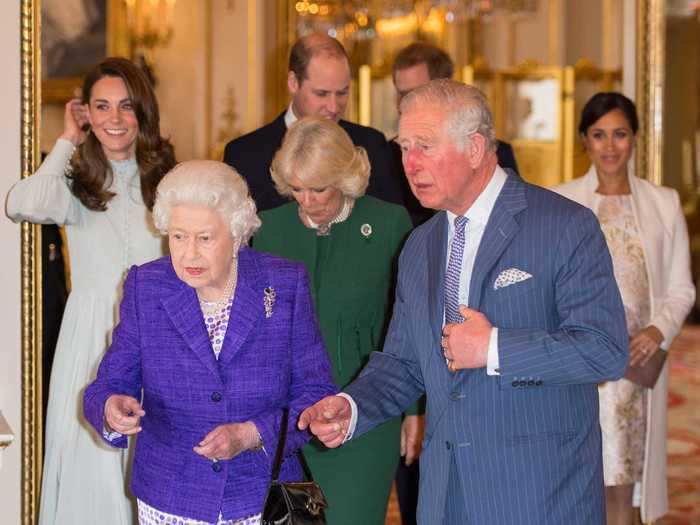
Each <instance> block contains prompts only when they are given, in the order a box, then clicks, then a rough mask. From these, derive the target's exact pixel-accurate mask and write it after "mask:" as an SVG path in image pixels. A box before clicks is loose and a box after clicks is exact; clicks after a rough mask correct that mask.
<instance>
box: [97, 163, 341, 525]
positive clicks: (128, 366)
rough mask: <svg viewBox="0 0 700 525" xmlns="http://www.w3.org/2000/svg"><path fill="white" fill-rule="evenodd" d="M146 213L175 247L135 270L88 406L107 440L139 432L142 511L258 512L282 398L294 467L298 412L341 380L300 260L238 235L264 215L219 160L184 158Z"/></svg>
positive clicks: (223, 517)
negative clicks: (334, 375)
mask: <svg viewBox="0 0 700 525" xmlns="http://www.w3.org/2000/svg"><path fill="white" fill-rule="evenodd" d="M153 214H154V219H155V224H156V226H157V227H158V228H159V229H160V230H161V231H162V232H163V233H165V234H167V236H168V242H169V245H170V253H171V255H170V257H163V258H161V259H158V260H155V261H153V262H150V263H147V264H144V265H142V266H134V267H133V268H132V269H131V270H130V272H129V274H128V276H127V278H126V281H125V284H124V296H123V300H122V303H121V309H120V322H119V324H118V326H117V327H116V328H115V330H114V333H113V336H112V337H113V339H112V344H111V346H110V348H109V350H108V351H107V353H106V354H105V356H104V358H103V360H102V363H101V364H100V368H99V371H98V374H97V378H96V380H95V381H94V382H93V383H92V384H91V385H90V386H89V387H88V388H87V390H86V391H85V396H84V409H85V415H86V417H87V418H88V420H89V421H90V422H91V424H92V425H93V426H94V427H95V429H96V430H97V432H98V433H99V435H100V436H101V437H102V439H104V440H106V441H108V442H109V443H111V444H112V445H113V446H115V447H126V444H127V437H128V436H130V435H135V434H139V437H138V440H137V443H136V452H135V457H134V465H133V471H132V478H131V489H132V491H133V493H134V495H135V496H136V497H137V499H138V512H139V522H140V523H142V524H155V523H158V524H160V523H185V524H198V525H199V524H203V523H215V524H219V525H221V524H228V525H234V524H235V525H239V524H241V525H242V524H246V525H248V524H255V523H259V521H260V513H261V511H262V506H263V502H264V499H265V494H266V491H267V488H268V486H269V483H270V476H271V468H272V461H273V459H274V458H273V456H274V452H275V449H276V446H277V439H278V432H279V429H280V423H281V418H282V412H283V408H284V407H289V424H288V428H289V434H288V436H287V441H286V445H285V454H284V458H285V460H284V462H283V465H282V471H281V474H280V478H281V479H283V480H299V479H301V478H302V469H301V466H300V464H299V461H298V459H297V454H296V451H297V450H298V449H299V448H300V447H301V446H302V445H303V444H304V443H305V442H306V441H307V440H308V439H309V437H310V436H309V434H307V433H306V432H300V431H298V430H297V428H296V424H295V423H296V420H297V418H298V415H299V413H300V412H301V411H302V410H303V409H304V408H305V407H307V406H309V405H311V404H313V403H314V402H316V401H317V400H319V399H321V398H322V397H324V396H326V395H327V394H329V393H332V392H334V391H335V390H336V388H335V386H334V385H333V382H332V379H331V373H330V367H329V363H328V358H327V354H326V352H325V350H324V349H323V343H322V339H321V336H320V334H319V330H318V326H317V323H316V318H315V314H314V311H313V306H312V300H311V295H310V292H309V283H308V278H307V275H306V272H305V270H304V268H303V266H302V265H301V264H297V263H293V262H290V261H286V260H284V259H280V258H277V257H273V256H270V255H265V254H262V253H258V252H256V251H254V250H252V249H250V248H248V247H247V246H246V245H247V242H248V240H249V239H250V237H251V235H252V234H253V233H254V231H255V230H256V229H257V228H258V227H259V225H260V221H259V219H258V218H257V216H256V213H255V204H254V203H253V201H252V199H251V198H250V197H249V196H248V188H247V186H246V184H245V182H244V181H243V179H242V178H241V177H240V176H239V175H238V174H237V173H236V172H235V171H234V170H233V169H231V168H230V167H228V166H226V165H225V164H222V163H219V162H214V161H190V162H185V163H182V164H180V165H178V166H177V167H176V168H175V169H173V170H172V171H171V172H170V173H168V174H167V175H166V176H165V177H164V178H163V180H162V181H161V182H160V184H159V186H158V193H157V197H156V203H155V206H154V209H153Z"/></svg>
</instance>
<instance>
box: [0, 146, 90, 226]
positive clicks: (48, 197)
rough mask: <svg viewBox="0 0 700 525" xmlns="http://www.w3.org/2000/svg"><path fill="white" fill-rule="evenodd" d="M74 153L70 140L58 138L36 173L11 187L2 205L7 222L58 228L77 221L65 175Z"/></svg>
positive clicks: (77, 209)
mask: <svg viewBox="0 0 700 525" xmlns="http://www.w3.org/2000/svg"><path fill="white" fill-rule="evenodd" d="M74 151H75V146H73V144H72V143H71V142H70V141H68V140H65V139H58V140H57V141H56V145H55V146H54V147H53V150H51V153H49V155H48V156H47V157H46V160H44V162H43V163H42V164H41V166H40V167H39V169H38V170H37V171H36V173H35V174H34V175H32V176H31V177H27V178H26V179H22V180H20V181H18V182H16V183H15V185H14V186H12V188H10V191H9V192H8V194H7V201H6V202H5V213H6V214H7V216H8V217H9V218H10V219H12V220H13V221H15V222H19V221H29V222H34V223H39V224H58V225H62V224H74V223H76V222H77V220H78V214H79V212H80V204H79V201H78V199H76V198H75V197H74V195H73V193H72V192H71V190H70V187H69V186H68V179H67V178H66V176H65V174H64V172H65V168H66V165H67V164H68V162H69V161H70V159H71V157H72V156H73V152H74Z"/></svg>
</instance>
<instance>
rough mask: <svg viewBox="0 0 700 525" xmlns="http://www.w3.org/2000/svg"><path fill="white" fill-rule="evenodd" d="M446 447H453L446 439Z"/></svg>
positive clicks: (448, 448)
mask: <svg viewBox="0 0 700 525" xmlns="http://www.w3.org/2000/svg"><path fill="white" fill-rule="evenodd" d="M445 448H446V449H447V450H450V449H451V448H452V445H451V444H450V442H449V441H445Z"/></svg>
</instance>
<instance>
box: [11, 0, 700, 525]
mask: <svg viewBox="0 0 700 525" xmlns="http://www.w3.org/2000/svg"><path fill="white" fill-rule="evenodd" d="M43 1H44V2H45V7H47V8H48V7H49V6H54V5H55V6H60V9H59V10H58V11H56V10H54V11H51V10H49V11H43V12H44V13H45V17H46V18H45V19H44V20H42V18H41V17H42V5H41V0H21V6H22V32H21V49H22V66H21V67H22V141H21V143H22V176H23V177H26V176H29V175H31V173H33V172H34V170H35V169H36V168H37V167H38V165H39V163H40V159H41V151H42V150H44V151H46V150H47V149H48V148H50V147H51V145H52V142H53V140H54V139H55V137H56V136H58V134H59V133H60V126H61V115H62V104H63V101H64V100H65V99H66V97H67V96H70V94H72V90H73V88H74V87H75V85H76V78H78V77H79V75H80V74H81V70H80V65H81V63H82V64H83V65H84V64H85V63H92V62H94V60H95V59H96V58H98V56H99V55H102V54H106V53H108V52H109V53H112V52H114V53H119V54H126V53H129V45H128V44H129V39H126V40H125V38H124V36H125V34H124V31H126V29H125V28H126V26H125V25H124V24H125V23H126V22H127V20H126V19H125V18H124V17H125V16H127V11H126V3H125V0H102V1H99V0H89V1H87V0H86V1H83V0H78V1H76V2H65V1H64V0H43ZM340 3H341V2H330V1H328V2H318V4H324V5H325V4H327V5H331V4H333V5H335V4H340ZM347 3H348V4H353V5H354V4H357V2H354V3H353V2H347ZM375 3H376V4H377V5H379V4H382V2H370V3H369V4H375ZM394 3H395V4H397V5H399V4H401V6H402V9H404V8H405V5H408V4H411V5H414V4H416V5H417V4H421V5H427V4H429V3H430V2H426V1H422V2H394ZM436 3H437V4H444V5H451V4H458V2H436ZM466 3H467V2H465V4H466ZM481 3H482V4H487V3H488V2H486V3H484V2H481ZM529 3H531V4H533V5H538V6H539V9H541V10H544V11H542V12H541V13H540V14H541V15H543V16H544V19H545V20H546V22H545V24H546V25H547V27H550V29H551V27H554V28H555V29H556V28H557V27H558V29H557V30H554V31H551V32H550V40H551V39H554V41H553V42H552V41H550V42H549V44H548V47H547V48H546V50H545V51H543V50H542V48H539V49H533V50H532V52H533V54H535V55H538V54H539V56H544V59H543V60H540V64H541V65H542V66H548V65H552V64H554V65H556V66H557V67H559V68H563V67H564V66H567V65H568V66H572V67H573V66H574V64H575V61H576V59H577V58H576V57H574V58H572V59H571V60H570V58H571V57H565V56H563V55H564V53H563V52H560V51H559V49H560V46H559V44H558V43H557V42H559V41H560V40H561V39H563V38H564V35H565V34H566V31H567V30H568V29H569V28H568V27H566V26H556V21H557V17H562V19H563V17H564V15H565V13H564V11H565V9H564V7H566V8H567V9H569V10H573V9H580V8H581V7H580V6H582V5H584V4H586V5H588V4H589V3H588V2H586V3H584V2H579V1H578V0H570V1H567V0H540V1H539V2H529ZM73 4H75V5H76V6H78V10H77V11H75V12H74V13H77V15H76V16H77V17H78V18H77V20H79V21H80V24H81V26H80V27H81V28H82V29H81V30H82V31H83V32H84V33H85V35H86V37H87V38H88V39H89V41H90V46H87V47H83V46H80V53H78V55H76V54H75V50H74V49H72V48H71V47H70V45H69V44H70V43H69V42H66V41H62V40H61V38H60V30H61V29H62V26H61V21H60V20H59V19H60V16H61V15H63V16H69V15H70V13H71V11H70V10H69V5H73ZM306 4H309V5H311V4H313V3H310V2H286V1H282V0H278V1H277V2H274V3H273V2H251V1H248V2H244V1H242V0H205V1H201V2H200V1H197V2H191V1H182V2H178V3H177V4H176V7H175V14H174V24H175V29H174V36H173V38H172V42H171V43H170V45H171V46H174V47H175V48H176V50H175V51H171V52H168V51H167V49H166V50H161V51H157V50H156V51H155V52H154V53H153V55H152V56H150V57H146V58H148V59H149V60H152V61H153V62H152V64H153V65H154V73H155V77H156V79H158V80H159V81H160V84H159V85H158V88H157V93H158V97H159V100H160V102H161V113H162V115H163V125H164V128H165V134H169V135H170V136H171V138H172V139H173V141H174V142H175V145H176V148H177V149H178V157H179V158H180V159H181V160H184V159H187V158H195V157H200V158H201V157H217V156H218V155H220V148H221V144H222V143H225V142H226V141H227V140H229V139H230V138H232V137H233V136H235V135H236V134H239V133H242V132H245V131H248V130H251V129H253V128H255V127H258V126H259V125H261V124H263V123H264V122H265V121H267V120H269V119H271V117H273V116H274V114H275V112H277V111H279V110H280V109H281V108H283V107H284V106H285V104H286V93H285V91H284V85H285V83H284V72H285V69H286V67H285V63H286V56H285V53H286V50H287V49H288V47H289V42H290V41H292V40H293V39H294V38H295V37H296V35H297V34H298V32H299V31H300V28H301V27H302V26H303V23H305V22H307V21H308V19H306V20H305V19H303V14H302V13H301V11H299V9H297V8H298V6H302V5H306ZM387 4H388V3H387ZM590 4H591V5H592V4H596V5H600V6H605V5H607V6H610V5H618V6H622V5H623V4H624V6H625V9H626V10H628V9H632V10H633V11H634V10H636V21H637V29H636V34H637V35H638V37H637V38H636V40H635V39H633V42H632V44H631V46H630V47H631V48H634V49H636V53H637V55H636V77H637V86H639V87H638V88H637V96H636V98H637V101H638V103H639V109H640V112H641V117H642V131H643V132H642V135H641V137H640V147H639V148H638V158H637V164H638V172H639V173H641V174H642V176H646V177H649V178H652V179H655V180H658V177H659V174H660V173H661V167H660V164H661V160H660V159H661V151H660V145H661V143H660V130H658V129H657V128H656V127H655V123H657V122H659V120H658V119H659V115H660V111H661V103H662V99H661V98H660V94H661V93H662V91H661V90H662V87H663V79H662V78H661V77H660V75H661V74H662V73H663V67H662V66H663V60H662V58H663V57H662V56H661V53H662V50H663V46H662V43H663V38H662V37H663V35H662V34H661V33H660V31H661V29H662V28H663V27H664V24H663V14H664V10H663V7H664V2H663V0H636V2H635V0H624V1H623V0H620V1H619V2H611V1H607V0H600V1H599V2H597V3H596V2H591V3H590ZM314 5H316V4H314ZM577 6H578V7H577ZM630 6H631V7H630ZM52 9H53V7H52ZM598 9H599V10H600V9H602V8H601V7H599V8H598ZM621 9H622V8H621V7H619V12H622V11H621ZM237 10H238V11H237ZM295 10H296V12H295ZM241 12H243V14H244V15H245V16H242V17H241V16H238V15H239V14H240V13H241ZM538 12H539V11H538ZM443 16H444V17H446V18H445V20H447V21H448V22H450V20H448V19H449V16H448V12H447V11H444V12H443ZM499 16H500V15H498V14H493V15H492V16H491V17H490V18H486V19H484V24H485V25H488V24H491V25H492V29H493V31H492V32H491V33H489V31H486V30H484V29H483V26H482V28H481V29H479V28H478V25H474V24H473V23H472V22H468V21H465V22H464V23H463V24H462V25H461V26H459V27H458V26H451V28H448V29H449V30H447V31H445V32H444V34H443V35H442V36H441V37H440V38H443V39H444V40H441V41H440V42H438V43H440V44H442V45H443V46H444V47H446V48H448V50H449V51H450V52H451V53H452V54H453V56H454V57H455V59H456V62H457V64H458V66H460V70H459V72H458V74H457V76H458V78H464V79H466V78H467V77H468V75H472V77H471V79H472V80H473V81H475V82H483V83H484V88H485V89H486V91H487V92H488V91H489V90H490V89H493V90H494V96H496V97H498V93H497V91H498V89H500V88H498V87H497V85H496V84H491V85H490V84H489V82H490V80H489V79H493V78H496V73H498V72H499V71H500V72H502V73H503V76H502V80H503V89H505V90H506V91H507V90H510V91H507V92H508V93H510V92H513V93H515V92H517V93H518V94H519V98H520V99H523V100H524V99H526V98H530V99H533V100H536V101H539V100H540V99H542V100H544V99H549V98H551V96H552V95H551V93H552V90H554V91H557V90H559V91H557V92H563V91H561V90H562V89H563V87H562V86H563V84H561V85H560V84H556V85H554V84H552V81H551V80H548V79H549V77H547V79H545V82H544V83H539V84H536V83H534V80H533V79H534V78H535V77H536V75H535V76H534V77H533V76H531V75H529V74H526V73H527V70H523V69H517V67H516V66H518V65H520V64H522V63H523V62H524V61H525V59H527V58H529V53H530V51H528V49H529V48H528V45H529V44H528V42H530V41H531V40H532V38H531V37H532V34H533V32H537V31H538V29H537V27H535V26H536V25H533V24H534V21H533V20H534V19H532V18H528V17H527V16H526V17H524V18H508V17H505V18H504V17H501V18H499ZM533 16H535V15H533ZM568 16H569V20H570V19H571V17H572V16H573V15H572V13H571V12H570V13H569V15H568ZM592 16H593V18H596V19H597V20H598V21H599V22H600V20H601V19H602V18H601V16H600V12H597V14H594V15H592ZM51 17H56V19H50V18H51ZM120 17H121V18H120ZM632 18H635V17H634V16H633V17H632ZM617 22H618V23H619V24H620V25H619V27H618V28H617V29H616V30H615V31H616V32H619V34H622V33H623V29H622V28H623V26H622V24H623V21H622V18H618V19H617ZM115 24H117V25H115ZM119 24H122V25H121V26H119ZM178 24H180V25H178ZM551 24H554V26H552V25H551ZM601 24H602V23H601ZM625 25H626V23H625ZM391 27H392V26H388V29H387V26H385V29H387V30H389V29H391ZM393 27H394V28H395V27H398V26H393ZM436 27H437V26H436ZM40 28H42V29H43V31H44V36H45V37H46V39H45V42H46V46H47V49H42V46H41V31H40ZM63 29H64V30H65V28H63ZM73 29H75V28H73ZM607 29H610V28H607ZM500 30H503V32H504V34H506V35H509V36H508V38H507V39H506V40H507V42H506V45H505V47H504V46H501V47H499V48H498V49H499V50H500V51H498V53H497V56H496V57H495V58H494V59H492V60H491V61H490V62H489V65H488V66H489V67H486V68H485V67H484V64H483V62H482V63H479V62H478V60H477V58H479V57H476V56H473V53H472V55H470V52H473V50H474V49H476V47H478V46H479V45H481V46H482V48H483V49H496V47H494V46H496V45H497V44H496V43H495V40H494V38H495V37H493V36H492V33H493V34H496V33H498V32H499V31H500ZM470 31H471V32H470ZM587 32H588V34H589V35H599V34H603V33H604V31H603V27H602V25H601V26H600V27H597V28H587ZM624 32H625V34H629V28H628V27H625V30H624ZM697 34H698V33H697V32H696V33H695V35H696V36H697ZM466 35H470V36H469V37H467V36H466ZM414 36H415V35H414ZM236 39H238V40H236ZM537 41H538V42H540V40H537ZM241 42H242V43H243V44H247V47H245V46H243V47H242V48H241V49H239V47H240V46H239V47H236V46H238V44H240V43H241ZM479 42H481V43H480V44H479ZM383 43H384V45H386V44H387V43H388V40H384V42H383ZM608 44H609V42H608ZM401 45H403V44H401ZM537 45H540V44H537ZM596 45H599V46H600V48H601V49H604V48H605V47H604V46H605V39H602V40H601V41H600V43H599V44H596ZM475 46H476V47H475ZM536 47H537V46H535V48H536ZM358 49H360V51H362V49H364V51H362V52H363V53H365V56H366V57H367V58H368V61H367V65H369V66H371V67H372V68H373V69H372V74H371V76H370V78H371V80H372V82H373V83H374V86H373V88H372V90H371V92H372V93H373V97H374V99H373V101H372V102H371V104H372V107H374V108H389V109H391V108H393V106H394V104H395V101H394V98H393V93H392V92H391V84H390V83H389V84H388V88H387V83H386V81H387V71H388V69H387V65H386V62H387V61H390V60H391V58H392V56H391V53H390V52H389V51H385V52H382V51H381V50H380V51H376V50H375V51H374V53H378V54H377V55H373V54H371V53H370V52H369V51H367V49H365V48H361V47H358ZM620 49H622V47H620ZM470 50H471V51H470ZM370 51H371V49H370ZM599 51H600V49H599ZM358 52H359V51H358ZM159 53H160V54H159ZM368 53H369V54H368ZM382 53H383V54H382ZM570 53H574V52H573V51H570ZM574 55H575V53H574ZM76 56H77V57H78V58H79V59H75V60H74V59H73V57H76ZM470 56H471V58H469V57H470ZM67 57H70V58H67ZM232 57H234V58H232ZM620 60H621V61H622V58H620ZM353 62H354V65H356V66H359V65H362V63H363V62H364V61H362V60H359V59H358V61H355V60H353ZM624 62H625V63H626V64H634V63H635V59H634V58H632V59H631V61H630V60H627V59H625V60H624ZM185 63H187V71H185V70H183V69H182V68H183V64H185ZM462 66H471V67H472V69H471V70H469V71H471V72H469V71H467V70H463V68H462ZM583 69H585V68H583ZM630 69H633V68H630ZM562 74H563V73H562ZM187 75H191V76H190V77H187ZM554 76H556V75H554ZM168 78H178V85H177V86H176V87H173V85H172V84H170V85H169V84H168V83H167V82H166V80H167V79H168ZM188 78H189V80H187V79H188ZM389 78H390V77H389ZM552 78H553V77H552ZM562 78H564V77H562ZM517 80H522V81H523V83H521V85H520V86H514V85H510V83H513V82H515V81H517ZM618 81H619V79H618ZM188 82H189V83H188ZM382 82H383V84H382ZM632 83H633V84H634V82H632ZM259 93H264V96H262V97H261V96H257V95H259ZM253 94H255V95H256V96H253ZM500 96H501V97H502V98H503V99H505V98H516V97H507V96H506V93H505V92H504V93H503V94H501V95H500ZM557 96H559V95H557ZM183 97H184V98H183ZM387 99H388V100H387ZM183 100H188V101H191V102H192V103H191V104H186V105H184V106H183V102H182V101H183ZM493 100H494V99H492V101H493ZM495 100H496V101H497V100H498V99H497V98H496V99H495ZM360 102H361V101H360V100H359V94H358V98H357V100H356V102H355V104H357V105H358V106H359V104H360ZM538 104H539V102H537V103H536V104H534V103H533V104H532V107H530V108H527V107H525V106H523V107H506V106H504V108H503V112H502V115H503V118H502V122H503V130H504V131H503V132H504V133H506V134H509V138H511V139H512V140H517V139H518V137H520V138H521V139H522V145H523V147H526V146H527V142H528V141H530V142H532V141H533V140H539V141H541V142H542V143H543V144H544V143H545V142H547V141H549V142H552V141H553V138H552V137H553V133H554V134H556V133H557V131H556V130H558V129H560V128H561V122H562V120H561V118H562V117H561V115H562V114H563V113H562V112H563V111H569V112H570V113H571V115H574V114H575V113H576V111H575V109H572V108H575V107H577V106H576V104H580V101H575V100H573V99H570V100H569V106H565V105H562V108H561V109H560V110H557V111H553V110H551V108H548V107H547V106H546V105H545V106H542V107H540V105H538ZM183 107H187V108H191V109H189V110H188V111H191V113H188V111H183ZM567 108H568V109H567ZM506 110H507V111H510V113H508V112H507V111H506ZM519 110H522V113H523V114H524V115H526V117H527V116H528V115H529V117H528V118H529V120H525V121H523V122H520V121H517V119H515V117H514V116H513V115H515V116H517V114H519V113H518V112H519ZM525 110H528V111H525ZM371 113H372V112H371V111H370V113H368V115H370V118H371ZM389 113H391V112H388V113H387V114H383V113H381V112H380V111H379V110H378V109H375V110H374V119H375V120H372V122H371V123H372V124H373V125H375V126H377V127H384V125H385V124H386V125H387V128H386V130H387V134H389V133H390V132H391V128H390V125H391V120H392V118H394V117H393V116H392V115H393V113H391V114H389ZM555 114H556V116H554V115H555ZM348 116H349V118H353V117H355V118H356V119H359V118H360V116H361V115H359V112H358V107H356V108H355V109H352V108H351V114H350V115H348ZM548 118H554V119H556V121H555V122H552V121H551V120H547V119H548ZM514 119H515V120H514ZM538 119H539V120H538ZM542 119H544V120H542ZM567 133H568V132H567ZM562 136H564V135H562ZM555 138H556V137H555ZM560 138H561V137H560ZM562 140H563V139H562ZM696 141H697V139H696ZM571 144H572V142H571V141H570V142H569V146H568V147H567V148H568V149H564V150H562V151H564V152H565V153H564V154H561V156H562V158H564V157H566V156H567V155H569V156H571V157H572V158H573V155H574V148H573V147H572V146H571ZM562 147H563V146H562ZM532 162H534V160H533V161H532ZM562 169H563V168H562ZM639 170H641V171H639ZM41 233H42V232H41V228H40V227H37V226H33V225H29V224H23V226H22V234H21V235H22V275H21V279H22V363H23V372H22V373H23V386H22V389H23V428H22V434H23V437H24V439H23V443H22V454H23V461H22V465H23V470H22V495H23V496H22V497H23V502H22V523H23V524H25V525H31V524H34V523H36V520H37V517H38V511H39V498H40V487H41V472H42V448H43V418H44V414H43V410H44V409H43V398H44V392H45V390H46V387H47V386H48V374H47V370H45V368H46V367H47V365H46V364H45V362H44V359H43V355H44V349H45V347H46V346H47V344H50V343H49V342H48V341H47V337H46V336H47V330H46V328H47V327H46V326H43V325H44V317H43V316H42V312H43V311H44V306H45V304H46V301H47V300H50V299H51V298H50V297H47V294H46V293H45V291H44V289H43V288H42V273H44V272H46V269H45V268H44V269H43V270H42V265H44V263H45V262H46V261H47V260H51V258H52V257H55V256H57V252H56V250H57V249H58V248H57V247H56V246H54V248H53V250H54V251H53V252H52V251H51V250H52V248H51V247H50V246H48V248H47V250H44V251H43V252H42V242H41V239H42V237H41ZM67 249H68V253H69V252H70V246H68V247H67ZM68 259H69V256H68Z"/></svg>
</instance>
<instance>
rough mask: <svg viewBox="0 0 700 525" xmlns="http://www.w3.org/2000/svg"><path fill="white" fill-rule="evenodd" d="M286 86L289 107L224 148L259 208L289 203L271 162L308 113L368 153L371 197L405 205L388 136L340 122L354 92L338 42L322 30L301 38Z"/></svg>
mask: <svg viewBox="0 0 700 525" xmlns="http://www.w3.org/2000/svg"><path fill="white" fill-rule="evenodd" d="M287 87H288V89H289V93H290V94H291V96H292V101H291V104H290V105H289V108H288V109H287V110H286V111H285V112H283V113H282V114H280V115H279V116H278V117H277V118H276V119H275V120H273V121H272V122H270V123H269V124H267V125H265V126H263V127H262V128H259V129H257V130H255V131H253V132H252V133H248V134H247V135H244V136H242V137H239V138H237V139H235V140H233V141H231V142H229V143H228V144H227V146H226V150H225V152H224V162H226V163H227V164H229V165H230V166H232V167H234V168H235V169H236V170H237V171H238V172H239V173H240V174H241V175H242V176H243V178H244V179H245V180H246V181H247V182H248V186H249V187H250V191H251V194H252V197H253V200H255V204H256V205H257V207H258V211H263V210H267V209H270V208H276V207H277V206H280V205H281V204H284V203H285V202H287V199H285V198H284V197H282V196H280V195H279V194H278V193H277V191H276V190H275V187H274V184H273V183H272V178H271V177H270V165H271V164H272V158H273V156H274V154H275V153H276V152H277V150H278V149H279V147H280V146H281V145H282V139H283V138H284V135H285V133H286V132H287V128H288V127H289V126H290V125H291V124H293V123H294V122H295V121H296V120H297V119H299V118H302V117H306V116H309V115H315V116H320V117H324V118H328V119H332V120H335V121H336V122H338V123H339V124H340V126H341V127H342V128H343V129H344V130H345V131H346V132H347V133H348V135H350V138H351V139H352V141H353V143H354V144H355V145H356V146H362V147H363V148H364V149H365V150H366V151H367V155H368V157H369V162H370V165H371V168H372V170H371V174H370V178H369V186H368V188H367V194H368V195H372V196H374V197H377V198H379V199H382V200H386V201H389V202H394V203H397V204H402V203H403V202H402V191H401V186H400V182H399V180H400V179H399V176H398V175H397V174H396V171H397V170H399V169H400V168H399V167H398V166H397V165H396V163H395V160H394V158H393V156H392V152H391V149H390V147H389V145H388V143H387V141H386V139H385V138H384V135H382V134H381V133H380V132H379V131H377V130H375V129H372V128H368V127H365V126H360V125H357V124H353V123H351V122H348V121H346V120H342V116H343V113H344V112H345V107H346V106H347V103H348V96H349V91H350V62H349V60H348V56H347V53H346V52H345V49H344V48H343V46H342V45H341V44H340V42H338V41H337V40H336V39H334V38H331V37H330V36H328V35H326V34H321V33H313V34H311V35H308V36H305V37H303V38H301V39H299V40H298V41H297V42H296V43H295V44H294V46H292V50H291V53H290V56H289V74H288V76H287Z"/></svg>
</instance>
